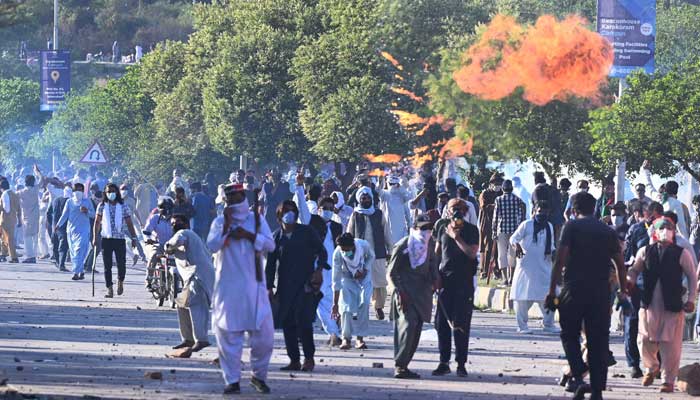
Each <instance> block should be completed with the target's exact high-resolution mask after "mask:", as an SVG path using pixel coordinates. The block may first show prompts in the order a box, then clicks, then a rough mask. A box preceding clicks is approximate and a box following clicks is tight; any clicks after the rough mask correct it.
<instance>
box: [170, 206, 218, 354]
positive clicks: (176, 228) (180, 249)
mask: <svg viewBox="0 0 700 400" xmlns="http://www.w3.org/2000/svg"><path fill="white" fill-rule="evenodd" d="M171 224H172V227H173V232H175V233H174V234H173V237H172V238H170V240H168V241H167V242H166V243H165V252H166V253H168V254H173V255H174V256H175V265H176V266H177V273H178V274H179V275H180V276H181V277H182V281H183V282H184V288H189V297H188V299H187V301H186V304H178V308H177V317H178V322H179V324H180V336H182V343H180V344H179V345H177V346H175V347H173V348H174V349H182V348H187V347H189V348H190V350H191V351H192V352H197V351H199V350H201V349H203V348H205V347H208V346H209V335H208V331H209V323H210V315H209V307H210V305H211V298H212V292H213V290H214V266H213V265H212V262H211V253H209V250H208V249H207V245H206V244H205V243H204V241H202V239H201V238H200V237H199V235H197V234H196V233H195V232H194V231H193V230H191V229H190V223H189V220H188V219H187V218H186V217H185V216H183V215H180V214H176V215H173V217H172V219H171ZM184 288H183V290H184ZM180 295H182V294H180Z"/></svg>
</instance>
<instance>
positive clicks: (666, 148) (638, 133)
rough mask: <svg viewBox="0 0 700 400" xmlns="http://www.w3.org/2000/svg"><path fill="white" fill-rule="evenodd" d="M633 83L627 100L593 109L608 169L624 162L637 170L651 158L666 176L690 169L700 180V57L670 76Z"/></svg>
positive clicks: (597, 145) (598, 148)
mask: <svg viewBox="0 0 700 400" xmlns="http://www.w3.org/2000/svg"><path fill="white" fill-rule="evenodd" d="M627 82H628V84H629V87H628V88H627V89H626V91H625V95H624V96H622V98H621V101H620V102H619V103H617V104H615V105H613V106H610V107H606V108H601V109H599V110H596V111H593V112H592V117H591V121H590V123H588V124H587V130H588V131H589V132H590V134H591V135H592V136H593V138H594V143H593V144H592V151H593V152H594V153H595V154H597V155H599V156H600V157H601V159H602V160H601V163H602V167H604V168H608V169H610V168H612V167H613V166H614V165H615V163H616V162H617V160H618V159H620V158H624V159H625V160H626V161H627V164H628V166H629V167H630V169H631V170H633V171H634V170H638V169H639V167H640V166H641V165H642V162H643V161H644V160H649V161H650V162H651V167H652V169H653V170H654V172H655V173H659V174H661V175H662V176H671V175H674V174H675V173H676V172H678V170H684V171H686V172H687V173H689V174H690V175H692V176H693V177H694V178H695V179H698V180H700V169H698V163H700V113H698V110H700V59H698V58H697V57H695V58H693V59H690V60H686V61H683V62H682V63H680V64H676V65H675V66H673V67H672V68H671V69H670V70H669V71H668V72H667V73H657V74H654V75H645V74H643V73H636V74H634V75H632V76H630V77H629V78H628V80H627Z"/></svg>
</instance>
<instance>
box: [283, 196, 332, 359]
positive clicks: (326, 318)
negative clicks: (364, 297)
mask: <svg viewBox="0 0 700 400" xmlns="http://www.w3.org/2000/svg"><path fill="white" fill-rule="evenodd" d="M295 198H296V197H295ZM300 203H301V202H300ZM299 205H301V206H302V207H303V206H304V205H305V204H304V203H301V204H297V206H299ZM334 205H335V202H334V201H333V199H331V198H330V197H325V198H323V199H322V200H321V201H320V203H319V207H320V208H319V209H318V214H311V215H310V216H309V217H308V218H309V221H308V222H309V223H308V225H309V226H311V227H312V228H314V230H315V231H316V233H317V234H318V237H319V238H321V241H322V242H323V247H324V248H325V249H326V254H327V255H328V258H327V260H326V262H327V264H328V265H332V263H333V251H334V250H335V242H336V240H337V239H338V237H340V235H341V234H342V233H343V226H342V225H340V224H339V223H337V222H335V221H333V218H334V217H335V213H334V212H333V210H334ZM302 207H299V209H300V210H299V211H300V213H301V211H302V210H301V209H302ZM302 214H303V213H302ZM332 277H333V271H332V270H330V269H324V270H323V285H322V286H321V293H323V297H322V298H321V301H320V302H319V303H318V308H317V309H316V315H317V316H318V319H319V320H320V321H321V324H322V325H323V330H324V331H326V333H327V334H328V337H329V338H328V344H329V345H331V346H339V345H340V338H339V336H340V329H339V327H338V323H337V322H336V321H335V320H334V319H332V318H331V307H332V305H333V289H332V282H333V280H332Z"/></svg>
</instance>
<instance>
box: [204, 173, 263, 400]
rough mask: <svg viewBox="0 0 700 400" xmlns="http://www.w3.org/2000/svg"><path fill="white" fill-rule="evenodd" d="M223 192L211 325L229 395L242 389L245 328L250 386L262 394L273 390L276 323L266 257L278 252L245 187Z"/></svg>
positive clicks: (215, 235)
mask: <svg viewBox="0 0 700 400" xmlns="http://www.w3.org/2000/svg"><path fill="white" fill-rule="evenodd" d="M224 194H225V197H226V206H227V207H226V208H225V209H224V215H223V216H219V217H217V218H216V219H214V222H212V224H211V229H210V230H209V237H208V239H207V246H208V247H209V249H211V251H213V252H214V268H215V270H216V278H215V282H214V297H213V301H212V303H213V312H212V328H213V330H214V334H215V335H216V342H217V347H218V349H219V362H220V363H221V369H222V371H223V375H224V381H225V382H226V389H225V390H224V393H225V394H235V393H240V390H241V389H240V383H239V382H240V379H241V355H242V354H243V342H244V339H245V337H244V336H245V333H246V332H247V333H248V338H249V339H248V342H249V344H250V348H251V351H250V368H251V370H252V372H253V377H252V379H251V381H250V384H251V385H252V386H253V387H254V388H255V390H257V391H258V392H260V393H269V392H270V388H269V387H268V386H267V385H266V384H265V379H267V370H268V367H269V364H270V357H272V349H273V345H274V324H273V319H272V308H271V307H270V299H269V297H268V295H267V284H266V282H265V273H264V271H263V266H262V259H261V257H263V256H264V254H265V253H268V252H270V251H272V250H274V248H275V243H274V241H273V239H272V233H271V232H270V228H269V227H268V226H267V223H266V222H265V219H264V218H261V217H260V216H258V215H256V214H254V213H253V212H251V211H250V206H249V204H248V201H247V200H246V198H245V193H244V191H243V186H242V185H228V186H226V188H225V190H224ZM273 278H274V277H273Z"/></svg>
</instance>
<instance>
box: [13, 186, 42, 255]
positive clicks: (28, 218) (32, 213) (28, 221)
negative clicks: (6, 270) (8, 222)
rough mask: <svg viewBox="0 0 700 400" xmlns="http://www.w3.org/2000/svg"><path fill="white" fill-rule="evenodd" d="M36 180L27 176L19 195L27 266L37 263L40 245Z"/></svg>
mask: <svg viewBox="0 0 700 400" xmlns="http://www.w3.org/2000/svg"><path fill="white" fill-rule="evenodd" d="M35 183H36V178H34V175H27V176H26V177H25V178H24V189H22V190H20V191H19V192H18V193H17V197H19V204H20V207H21V209H22V226H23V227H24V252H25V253H24V257H25V258H24V260H22V262H23V263H25V264H34V263H36V248H37V245H38V243H39V190H38V189H37V188H36V186H34V184H35Z"/></svg>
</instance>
